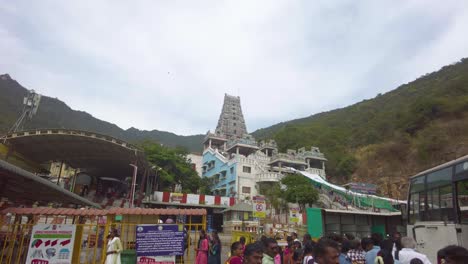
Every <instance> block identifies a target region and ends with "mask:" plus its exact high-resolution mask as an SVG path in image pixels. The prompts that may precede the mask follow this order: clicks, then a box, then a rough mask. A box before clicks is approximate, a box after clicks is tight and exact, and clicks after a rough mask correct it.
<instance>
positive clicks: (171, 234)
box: [136, 224, 186, 264]
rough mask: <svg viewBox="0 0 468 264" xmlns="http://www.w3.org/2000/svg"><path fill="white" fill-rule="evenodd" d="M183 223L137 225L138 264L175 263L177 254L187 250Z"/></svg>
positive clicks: (180, 254) (182, 253) (181, 254)
mask: <svg viewBox="0 0 468 264" xmlns="http://www.w3.org/2000/svg"><path fill="white" fill-rule="evenodd" d="M185 237H186V233H185V231H184V226H183V225H166V224H162V225H137V227H136V254H137V264H143V263H156V264H172V263H175V256H183V255H184V250H185Z"/></svg>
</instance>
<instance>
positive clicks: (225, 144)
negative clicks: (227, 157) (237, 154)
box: [223, 142, 227, 151]
mask: <svg viewBox="0 0 468 264" xmlns="http://www.w3.org/2000/svg"><path fill="white" fill-rule="evenodd" d="M223 146H224V147H223V151H226V149H227V142H224V145H223Z"/></svg>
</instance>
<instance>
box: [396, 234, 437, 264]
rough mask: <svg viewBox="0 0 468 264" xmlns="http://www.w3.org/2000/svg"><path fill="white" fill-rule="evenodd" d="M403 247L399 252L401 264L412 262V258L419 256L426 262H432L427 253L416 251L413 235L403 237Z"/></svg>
mask: <svg viewBox="0 0 468 264" xmlns="http://www.w3.org/2000/svg"><path fill="white" fill-rule="evenodd" d="M401 245H402V247H403V248H402V249H401V250H400V251H399V252H398V260H399V261H400V263H401V264H410V262H411V260H412V259H414V258H418V259H420V260H422V262H423V263H424V264H431V262H430V261H429V259H428V258H427V256H426V255H424V254H421V253H419V252H416V250H414V249H415V248H416V242H415V241H414V239H413V238H412V237H402V238H401Z"/></svg>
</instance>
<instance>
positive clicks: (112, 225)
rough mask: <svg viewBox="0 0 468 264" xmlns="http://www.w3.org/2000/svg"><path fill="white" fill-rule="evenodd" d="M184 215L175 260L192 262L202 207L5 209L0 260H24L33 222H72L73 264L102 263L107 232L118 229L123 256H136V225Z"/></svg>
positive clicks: (201, 226)
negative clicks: (180, 252)
mask: <svg viewBox="0 0 468 264" xmlns="http://www.w3.org/2000/svg"><path fill="white" fill-rule="evenodd" d="M174 216H176V217H177V216H185V217H186V218H187V222H186V223H183V224H182V223H181V225H184V227H185V228H186V229H187V242H188V243H187V250H186V251H185V255H184V256H183V257H179V258H176V260H177V263H193V262H194V260H195V257H196V256H195V247H196V246H197V243H196V242H197V241H198V239H199V232H198V231H199V230H202V229H203V230H206V210H205V209H142V208H112V209H110V210H100V209H69V208H7V209H5V210H3V211H1V212H0V250H1V254H0V263H6V264H17V263H18V264H19V263H25V261H26V257H27V252H28V246H29V243H30V239H31V233H32V229H33V226H34V225H35V224H72V225H75V226H76V232H75V240H74V247H73V255H72V263H80V264H88V263H89V264H91V263H104V260H105V256H106V252H105V251H106V245H107V238H106V236H107V234H108V233H109V231H110V230H112V229H117V230H119V234H120V239H121V241H122V245H123V249H124V250H123V252H122V253H121V257H122V258H127V259H128V258H136V253H135V234H136V226H137V225H139V224H156V223H159V220H160V218H167V217H174Z"/></svg>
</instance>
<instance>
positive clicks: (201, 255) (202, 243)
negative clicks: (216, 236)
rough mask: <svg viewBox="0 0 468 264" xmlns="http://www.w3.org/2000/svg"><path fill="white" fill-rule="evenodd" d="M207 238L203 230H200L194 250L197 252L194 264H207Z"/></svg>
mask: <svg viewBox="0 0 468 264" xmlns="http://www.w3.org/2000/svg"><path fill="white" fill-rule="evenodd" d="M208 249H209V243H208V237H207V235H206V232H205V230H203V229H202V230H200V240H198V247H197V248H196V249H195V251H196V252H197V258H196V259H195V264H208Z"/></svg>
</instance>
